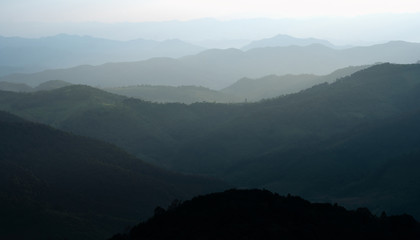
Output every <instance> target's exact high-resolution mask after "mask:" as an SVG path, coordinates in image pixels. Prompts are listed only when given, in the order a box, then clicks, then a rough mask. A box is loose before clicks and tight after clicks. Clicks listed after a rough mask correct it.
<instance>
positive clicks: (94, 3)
mask: <svg viewBox="0 0 420 240" xmlns="http://www.w3.org/2000/svg"><path fill="white" fill-rule="evenodd" d="M378 13H420V0H0V22H3V23H5V22H86V21H90V22H108V23H109V22H143V21H167V20H191V19H199V18H215V19H219V20H231V19H240V18H308V17H318V16H358V15H368V14H378Z"/></svg>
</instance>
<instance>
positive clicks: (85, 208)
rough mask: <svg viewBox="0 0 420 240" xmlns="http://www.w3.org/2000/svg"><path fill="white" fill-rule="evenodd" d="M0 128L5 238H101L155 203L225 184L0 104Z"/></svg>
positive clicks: (2, 231)
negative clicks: (156, 164) (37, 121)
mask: <svg viewBox="0 0 420 240" xmlns="http://www.w3.org/2000/svg"><path fill="white" fill-rule="evenodd" d="M0 132H1V133H2V134H1V135H0V143H1V144H0V179H1V181H0V203H1V206H2V210H1V216H0V223H1V225H2V227H1V229H0V238H2V239H29V238H30V239H57V238H60V239H61V238H65V239H99V238H104V237H106V236H109V235H110V234H111V233H113V232H115V231H121V230H122V229H123V228H124V227H126V226H127V225H131V224H133V223H135V222H136V221H138V220H139V219H145V218H146V217H148V216H150V215H151V213H152V210H153V208H154V207H155V206H156V204H163V205H166V204H169V203H170V202H171V201H172V200H173V199H175V198H178V199H185V198H189V197H191V196H193V195H195V194H199V193H206V192H207V193H208V192H213V191H218V190H222V189H223V188H224V187H225V184H224V183H222V182H220V181H215V180H212V179H206V178H200V177H194V176H187V175H180V174H175V173H172V172H168V171H165V170H162V169H159V168H157V167H154V166H151V165H149V164H146V163H144V162H143V161H141V160H140V159H137V158H135V157H133V156H131V155H128V154H126V153H125V152H123V151H122V150H120V149H118V148H117V147H115V146H113V145H110V144H107V143H103V142H100V141H97V140H92V139H90V138H85V137H80V136H75V135H73V134H69V133H66V132H62V131H58V130H55V129H52V128H50V127H47V126H45V125H40V124H35V123H31V122H27V121H25V120H22V119H19V118H17V117H14V116H12V115H10V114H7V113H4V112H0ZM133 209H135V210H133Z"/></svg>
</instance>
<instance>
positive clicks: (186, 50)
mask: <svg viewBox="0 0 420 240" xmlns="http://www.w3.org/2000/svg"><path fill="white" fill-rule="evenodd" d="M0 49H1V53H2V54H1V55H0V66H3V67H1V68H0V76H3V75H6V74H10V73H13V71H15V72H22V71H23V72H35V71H41V70H45V69H54V68H69V67H74V66H77V65H81V64H89V65H98V64H104V63H108V62H128V61H139V60H146V59H149V58H153V57H173V58H178V57H182V56H186V55H191V54H196V53H198V52H201V51H203V50H205V48H202V47H199V46H195V45H193V44H189V43H186V42H183V41H181V40H178V39H170V40H166V41H153V40H145V39H136V40H131V41H116V40H108V39H102V38H94V37H90V36H78V35H66V34H60V35H56V36H50V37H43V38H36V39H29V38H19V37H0ZM48 80H52V79H48Z"/></svg>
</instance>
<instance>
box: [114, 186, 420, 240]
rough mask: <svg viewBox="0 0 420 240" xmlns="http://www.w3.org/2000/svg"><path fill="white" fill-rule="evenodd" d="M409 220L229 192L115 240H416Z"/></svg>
mask: <svg viewBox="0 0 420 240" xmlns="http://www.w3.org/2000/svg"><path fill="white" fill-rule="evenodd" d="M419 237H420V225H419V223H418V222H416V221H415V220H414V219H413V217H411V216H409V215H399V216H389V217H388V216H386V215H385V214H383V215H382V216H381V217H377V216H374V215H372V214H371V213H370V211H369V210H367V209H365V208H359V209H357V210H353V211H348V210H346V209H345V208H343V207H340V206H338V205H331V204H325V203H310V202H308V201H306V200H304V199H302V198H300V197H294V196H290V195H289V196H287V197H282V196H279V195H277V194H273V193H271V192H269V191H266V190H228V191H225V192H222V193H214V194H209V195H205V196H199V197H195V198H193V199H192V200H190V201H185V202H183V203H178V204H174V205H172V206H170V207H169V208H168V209H167V210H166V211H165V210H163V209H162V208H157V209H156V210H155V216H154V217H152V218H150V219H149V220H148V221H146V222H142V223H140V224H139V225H137V226H135V227H134V228H132V229H131V230H130V232H129V233H127V234H119V235H115V236H114V237H113V238H111V239H113V240H122V239H124V240H128V239H133V240H134V239H349V240H350V239H418V238H419Z"/></svg>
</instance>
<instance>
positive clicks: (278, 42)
mask: <svg viewBox="0 0 420 240" xmlns="http://www.w3.org/2000/svg"><path fill="white" fill-rule="evenodd" d="M312 44H320V45H323V46H327V47H334V45H333V44H331V43H330V42H328V41H327V40H323V39H317V38H296V37H292V36H289V35H285V34H278V35H276V36H274V37H271V38H265V39H261V40H257V41H253V42H251V43H250V44H248V45H246V46H244V47H243V48H242V50H249V49H253V48H263V47H287V46H308V45H312Z"/></svg>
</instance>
